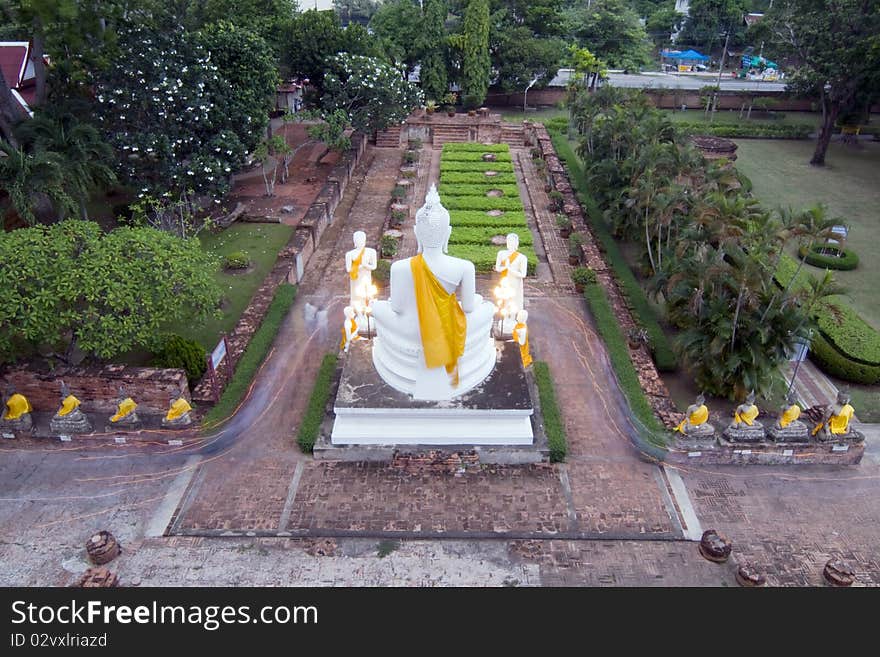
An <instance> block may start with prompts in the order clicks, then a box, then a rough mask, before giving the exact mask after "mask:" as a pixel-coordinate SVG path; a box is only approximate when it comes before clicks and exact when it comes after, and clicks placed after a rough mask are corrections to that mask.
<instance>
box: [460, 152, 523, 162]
mask: <svg viewBox="0 0 880 657" xmlns="http://www.w3.org/2000/svg"><path fill="white" fill-rule="evenodd" d="M488 152H489V151H445V152H444V153H443V161H444V162H452V161H455V162H482V161H483V155H484V154H486V153H488ZM493 154H494V155H495V160H494V161H495V162H510V161H512V160H513V156H512V155H511V154H510V153H493Z"/></svg>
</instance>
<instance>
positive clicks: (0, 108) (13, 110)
mask: <svg viewBox="0 0 880 657" xmlns="http://www.w3.org/2000/svg"><path fill="white" fill-rule="evenodd" d="M25 116H26V114H25V111H24V108H23V107H22V106H21V105H20V104H19V102H18V101H17V100H16V99H15V96H13V95H12V90H11V89H10V88H9V85H8V84H7V83H6V78H5V77H3V71H2V70H0V137H3V138H4V139H5V140H6V141H7V142H9V145H10V146H12V147H13V148H18V140H17V139H16V138H15V135H13V134H12V129H13V127H15V124H17V123H18V122H19V121H21V120H22V119H24V118H25Z"/></svg>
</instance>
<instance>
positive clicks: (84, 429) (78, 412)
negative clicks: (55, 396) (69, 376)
mask: <svg viewBox="0 0 880 657" xmlns="http://www.w3.org/2000/svg"><path fill="white" fill-rule="evenodd" d="M49 429H50V430H51V431H52V432H53V433H57V434H59V435H64V434H71V433H89V432H90V431H91V430H92V424H91V422H89V419H88V418H87V417H86V414H85V413H83V412H82V409H81V408H80V401H79V399H77V398H76V397H75V396H74V395H73V394H72V393H71V392H70V388H68V387H67V384H66V383H64V381H62V382H61V407H60V408H59V409H58V411H57V412H56V413H55V416H54V417H53V418H52V419H51V420H50V421H49Z"/></svg>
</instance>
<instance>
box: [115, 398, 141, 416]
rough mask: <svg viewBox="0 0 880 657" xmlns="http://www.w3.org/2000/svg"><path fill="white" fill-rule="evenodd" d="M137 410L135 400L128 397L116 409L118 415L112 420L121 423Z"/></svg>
mask: <svg viewBox="0 0 880 657" xmlns="http://www.w3.org/2000/svg"><path fill="white" fill-rule="evenodd" d="M136 408H137V404H136V403H135V401H134V399H132V398H131V397H126V398H125V399H123V400H122V401H121V402H119V405H118V406H117V407H116V415H114V416H113V417H111V418H110V421H111V422H119V420H121V419H122V418H124V417H128V416H129V415H131V414H132V413H134V409H136Z"/></svg>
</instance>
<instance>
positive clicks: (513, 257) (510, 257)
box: [501, 251, 519, 281]
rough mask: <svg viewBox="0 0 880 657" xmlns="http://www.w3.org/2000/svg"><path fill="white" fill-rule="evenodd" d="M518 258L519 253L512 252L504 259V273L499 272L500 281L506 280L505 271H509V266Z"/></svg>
mask: <svg viewBox="0 0 880 657" xmlns="http://www.w3.org/2000/svg"><path fill="white" fill-rule="evenodd" d="M518 257H519V251H514V252H513V253H511V254H510V255H508V256H507V258H505V259H504V271H502V272H501V280H502V281H503V280H504V279H505V278H507V271H508V270H509V269H510V265H512V264H513V263H514V261H515V260H516V259H517V258H518Z"/></svg>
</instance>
